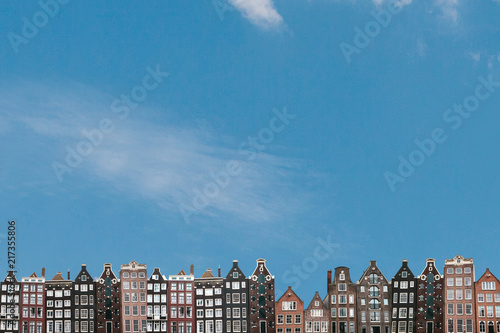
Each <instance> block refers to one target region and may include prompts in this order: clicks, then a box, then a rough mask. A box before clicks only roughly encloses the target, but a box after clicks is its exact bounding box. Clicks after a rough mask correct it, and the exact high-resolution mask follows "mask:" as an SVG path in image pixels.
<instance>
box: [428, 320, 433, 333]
mask: <svg viewBox="0 0 500 333" xmlns="http://www.w3.org/2000/svg"><path fill="white" fill-rule="evenodd" d="M433 331H434V323H433V322H432V321H428V322H427V333H433Z"/></svg>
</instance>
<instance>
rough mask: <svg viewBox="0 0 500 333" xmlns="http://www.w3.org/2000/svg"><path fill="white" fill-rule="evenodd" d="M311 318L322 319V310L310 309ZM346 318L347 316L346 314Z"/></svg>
mask: <svg viewBox="0 0 500 333" xmlns="http://www.w3.org/2000/svg"><path fill="white" fill-rule="evenodd" d="M344 309H345V308H344ZM311 316H312V317H323V310H321V309H312V310H311ZM346 316H347V314H346Z"/></svg>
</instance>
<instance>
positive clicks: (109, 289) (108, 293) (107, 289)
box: [104, 287, 111, 296]
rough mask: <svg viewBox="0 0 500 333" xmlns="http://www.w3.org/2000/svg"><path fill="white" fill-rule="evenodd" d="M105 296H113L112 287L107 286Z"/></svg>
mask: <svg viewBox="0 0 500 333" xmlns="http://www.w3.org/2000/svg"><path fill="white" fill-rule="evenodd" d="M104 296H111V288H110V287H106V289H104Z"/></svg>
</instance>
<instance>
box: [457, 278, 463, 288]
mask: <svg viewBox="0 0 500 333" xmlns="http://www.w3.org/2000/svg"><path fill="white" fill-rule="evenodd" d="M455 285H456V286H457V287H461V286H462V278H456V279H455Z"/></svg>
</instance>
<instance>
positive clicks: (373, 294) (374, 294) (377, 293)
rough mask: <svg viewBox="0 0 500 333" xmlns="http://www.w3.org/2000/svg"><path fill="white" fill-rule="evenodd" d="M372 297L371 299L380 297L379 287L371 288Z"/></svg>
mask: <svg viewBox="0 0 500 333" xmlns="http://www.w3.org/2000/svg"><path fill="white" fill-rule="evenodd" d="M394 295H396V294H394ZM370 296H371V297H378V296H379V289H378V287H375V286H372V287H370Z"/></svg>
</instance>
